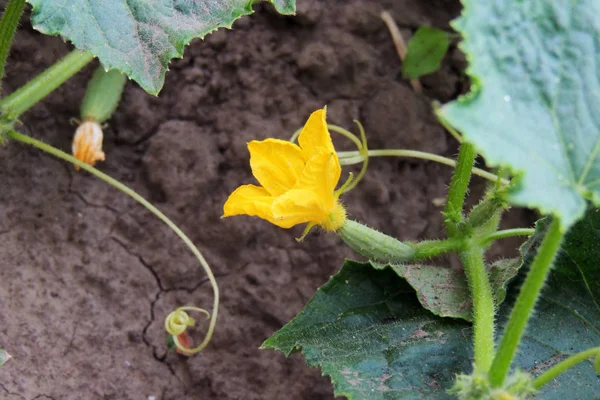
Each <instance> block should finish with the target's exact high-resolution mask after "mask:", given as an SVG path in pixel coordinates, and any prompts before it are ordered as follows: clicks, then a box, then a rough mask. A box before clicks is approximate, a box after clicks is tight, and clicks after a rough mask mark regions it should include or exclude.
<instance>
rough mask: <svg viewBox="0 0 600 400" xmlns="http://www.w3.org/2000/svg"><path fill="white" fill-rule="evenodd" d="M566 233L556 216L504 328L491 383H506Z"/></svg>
mask: <svg viewBox="0 0 600 400" xmlns="http://www.w3.org/2000/svg"><path fill="white" fill-rule="evenodd" d="M563 236H564V234H563V232H562V230H561V224H560V220H559V219H558V218H556V217H555V218H554V219H553V220H552V223H551V224H550V227H549V228H548V231H547V233H546V236H545V237H544V240H543V241H542V244H541V245H540V248H539V249H538V252H537V255H536V256H535V259H534V260H533V263H532V264H531V268H530V269H529V273H528V274H527V278H526V279H525V282H524V283H523V285H522V286H521V290H520V292H519V297H517V301H516V302H515V305H514V306H513V309H512V311H511V313H510V318H509V320H508V323H507V325H506V328H505V329H504V334H503V335H502V340H501V342H500V346H499V347H498V353H497V354H496V357H495V358H494V361H493V363H492V367H491V369H490V373H489V378H490V383H491V384H492V385H493V386H495V387H498V386H501V385H502V384H503V383H504V380H505V378H506V375H507V374H508V371H509V369H510V365H511V363H512V360H513V358H514V356H515V353H516V352H517V348H518V346H519V343H520V342H521V338H522V337H523V333H524V332H525V328H526V326H527V322H528V321H529V318H530V317H531V313H532V311H533V307H534V306H535V302H536V301H537V299H538V297H539V295H540V291H541V289H542V287H543V285H544V282H546V278H547V277H548V274H549V272H550V269H551V268H552V265H553V264H554V259H555V258H556V255H557V254H558V251H559V249H560V244H561V242H562V240H563Z"/></svg>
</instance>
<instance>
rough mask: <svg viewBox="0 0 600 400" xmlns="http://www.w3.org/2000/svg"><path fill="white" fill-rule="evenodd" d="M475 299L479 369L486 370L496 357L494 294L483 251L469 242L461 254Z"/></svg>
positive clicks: (476, 367) (476, 360)
mask: <svg viewBox="0 0 600 400" xmlns="http://www.w3.org/2000/svg"><path fill="white" fill-rule="evenodd" d="M459 257H460V260H461V261H462V264H463V266H464V268H465V274H466V275H467V281H468V283H469V289H470V291H471V298H472V299H473V337H474V339H473V347H474V351H475V372H481V373H486V372H487V371H488V370H489V368H490V365H491V364H492V360H493V359H494V315H495V308H494V296H493V295H492V287H491V285H490V280H489V278H488V275H487V271H486V269H485V264H484V262H483V250H482V249H481V247H479V246H478V245H477V244H475V243H469V244H468V247H467V249H466V250H464V251H462V252H460V253H459Z"/></svg>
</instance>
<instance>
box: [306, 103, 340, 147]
mask: <svg viewBox="0 0 600 400" xmlns="http://www.w3.org/2000/svg"><path fill="white" fill-rule="evenodd" d="M325 114H326V112H325V109H322V110H317V111H315V112H314V113H312V114H311V115H310V117H309V118H308V121H306V124H305V125H304V128H302V131H301V132H300V136H298V143H299V144H300V147H302V151H304V153H305V154H307V155H308V156H309V157H310V156H312V155H313V154H315V153H316V152H318V151H319V149H326V150H328V151H330V152H332V153H335V149H334V148H333V143H332V142H331V135H330V134H329V129H327V121H325Z"/></svg>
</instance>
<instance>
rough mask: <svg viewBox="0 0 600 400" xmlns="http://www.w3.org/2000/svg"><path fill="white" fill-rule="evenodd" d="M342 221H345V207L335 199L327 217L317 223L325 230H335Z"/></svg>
mask: <svg viewBox="0 0 600 400" xmlns="http://www.w3.org/2000/svg"><path fill="white" fill-rule="evenodd" d="M344 222H346V209H345V208H344V206H342V205H341V204H340V202H339V201H336V202H335V205H334V206H333V208H332V209H331V211H329V215H327V218H326V219H325V220H323V221H321V223H320V224H319V225H321V227H322V228H323V229H325V230H326V231H330V232H335V231H337V230H338V229H339V228H340V227H341V226H342V225H344Z"/></svg>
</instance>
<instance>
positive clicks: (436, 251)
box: [412, 238, 465, 261]
mask: <svg viewBox="0 0 600 400" xmlns="http://www.w3.org/2000/svg"><path fill="white" fill-rule="evenodd" d="M412 246H413V248H414V250H415V254H414V256H413V258H412V259H413V260H414V261H420V260H426V259H428V258H432V257H436V256H439V255H441V254H444V253H449V252H451V251H460V250H464V248H465V240H464V239H462V238H450V239H446V240H425V241H422V242H419V243H415V244H414V245H412Z"/></svg>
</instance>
